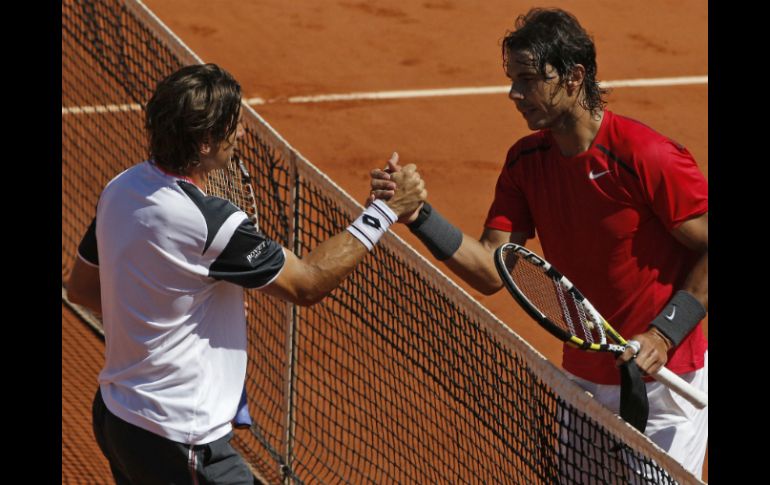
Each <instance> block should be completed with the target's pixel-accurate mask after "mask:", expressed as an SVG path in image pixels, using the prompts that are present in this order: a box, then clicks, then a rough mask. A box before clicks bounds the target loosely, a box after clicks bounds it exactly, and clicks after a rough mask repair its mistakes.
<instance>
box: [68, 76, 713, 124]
mask: <svg viewBox="0 0 770 485" xmlns="http://www.w3.org/2000/svg"><path fill="white" fill-rule="evenodd" d="M697 84H708V75H705V76H680V77H663V78H642V79H621V80H616V81H603V82H600V83H599V85H600V86H601V87H603V88H647V87H669V86H686V85H697ZM510 89H511V88H510V86H507V85H506V86H478V87H462V88H440V89H409V90H399V91H371V92H359V93H339V94H319V95H310V96H290V97H278V98H272V99H264V98H260V97H253V98H246V99H244V102H245V103H246V104H247V105H249V106H260V105H266V104H310V103H330V102H344V101H377V100H385V99H389V100H393V99H413V98H434V97H446V96H475V95H485V94H504V93H507V92H508V91H509V90H510ZM141 109H142V106H141V105H139V104H137V103H131V104H104V105H96V106H72V107H66V108H65V107H63V106H62V110H61V114H62V116H65V115H78V114H107V113H121V112H131V111H141Z"/></svg>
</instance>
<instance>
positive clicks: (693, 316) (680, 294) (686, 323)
mask: <svg viewBox="0 0 770 485" xmlns="http://www.w3.org/2000/svg"><path fill="white" fill-rule="evenodd" d="M705 316H706V309H705V308H703V305H702V304H701V302H700V301H698V300H697V299H696V298H695V297H694V296H693V295H691V294H690V293H688V292H686V291H677V292H676V294H675V295H674V297H673V298H671V301H669V302H668V305H666V308H664V309H663V311H662V312H660V314H659V315H658V316H657V317H655V319H654V320H653V321H652V323H650V326H653V327H655V328H657V329H658V330H660V332H661V333H662V334H663V335H665V336H666V337H668V339H669V340H671V342H673V344H674V347H676V346H678V345H679V344H680V343H682V340H684V338H685V337H686V336H687V334H689V333H690V332H691V331H692V329H694V328H695V327H696V326H697V325H698V322H700V321H701V320H703V318H704V317H705Z"/></svg>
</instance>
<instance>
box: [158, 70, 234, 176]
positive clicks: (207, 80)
mask: <svg viewBox="0 0 770 485" xmlns="http://www.w3.org/2000/svg"><path fill="white" fill-rule="evenodd" d="M240 110H241V86H240V84H238V82H237V81H236V80H235V78H233V76H232V75H230V73H228V72H227V71H225V70H224V69H222V68H221V67H219V66H217V65H215V64H203V65H194V66H186V67H183V68H181V69H179V70H178V71H176V72H174V73H173V74H171V75H170V76H168V77H166V78H165V79H163V80H162V81H161V82H160V83H158V86H157V87H156V88H155V92H154V93H153V94H152V98H150V101H149V102H148V103H147V112H146V118H145V127H146V128H147V132H148V134H149V138H150V156H151V157H152V158H153V160H154V161H155V163H157V164H158V165H160V166H161V167H163V168H165V169H167V170H169V171H172V172H174V173H179V174H185V175H186V174H188V173H189V170H190V169H191V168H192V167H194V166H196V165H198V163H199V158H198V155H199V149H200V145H201V143H203V142H204V141H206V140H207V138H208V139H209V142H210V143H212V144H216V143H220V142H222V141H223V140H225V139H226V138H228V137H229V136H230V135H232V133H233V132H234V131H235V130H236V129H237V128H238V117H239V116H240Z"/></svg>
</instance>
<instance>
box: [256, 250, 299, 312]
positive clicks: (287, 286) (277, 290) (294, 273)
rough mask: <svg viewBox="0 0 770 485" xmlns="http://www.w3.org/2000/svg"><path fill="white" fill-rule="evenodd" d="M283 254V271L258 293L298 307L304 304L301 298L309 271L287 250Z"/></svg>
mask: <svg viewBox="0 0 770 485" xmlns="http://www.w3.org/2000/svg"><path fill="white" fill-rule="evenodd" d="M283 252H284V254H285V256H286V261H285V263H284V265H283V269H282V270H281V272H280V274H279V275H278V276H277V277H276V278H275V279H274V280H273V281H272V282H270V284H268V285H266V286H263V287H262V288H260V291H262V292H263V293H266V294H268V295H271V296H275V297H277V298H280V299H282V300H287V301H290V302H292V303H296V304H298V305H302V304H305V303H306V302H305V301H304V300H303V296H304V295H305V294H306V291H305V285H306V283H307V281H308V279H309V278H308V274H307V272H308V271H310V269H309V268H308V267H307V265H306V264H305V263H304V262H303V261H302V260H301V259H299V258H298V257H297V256H296V255H295V254H294V253H292V252H291V251H289V250H288V249H285V248H284V250H283Z"/></svg>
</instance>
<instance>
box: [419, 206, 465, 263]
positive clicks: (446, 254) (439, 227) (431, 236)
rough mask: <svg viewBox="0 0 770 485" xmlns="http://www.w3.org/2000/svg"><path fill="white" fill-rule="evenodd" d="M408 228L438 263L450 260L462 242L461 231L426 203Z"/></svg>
mask: <svg viewBox="0 0 770 485" xmlns="http://www.w3.org/2000/svg"><path fill="white" fill-rule="evenodd" d="M408 227H409V230H410V231H412V234H414V235H415V236H417V237H418V238H420V241H422V242H423V243H424V244H425V246H427V248H428V249H429V250H430V252H431V254H433V256H435V257H436V259H438V260H439V261H444V260H446V259H449V258H451V257H452V255H453V254H454V253H455V252H456V251H457V250H458V249H459V248H460V245H461V244H462V242H463V233H462V231H460V230H459V229H458V228H456V227H455V226H453V225H452V224H451V223H450V222H449V221H447V220H446V219H444V216H442V215H441V214H439V213H438V212H437V211H435V210H434V209H433V207H431V206H430V204H428V203H427V202H425V203H424V204H423V206H422V208H421V209H420V213H419V214H418V216H417V219H415V220H414V222H412V223H411V224H409V225H408Z"/></svg>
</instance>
